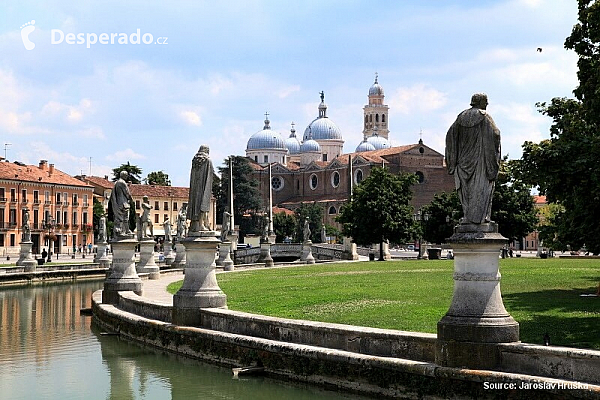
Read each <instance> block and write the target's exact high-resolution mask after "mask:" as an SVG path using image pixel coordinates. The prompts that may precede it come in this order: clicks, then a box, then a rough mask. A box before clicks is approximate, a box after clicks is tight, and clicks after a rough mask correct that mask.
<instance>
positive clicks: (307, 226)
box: [302, 217, 310, 242]
mask: <svg viewBox="0 0 600 400" xmlns="http://www.w3.org/2000/svg"><path fill="white" fill-rule="evenodd" d="M302 234H303V236H304V241H305V242H308V241H310V222H309V220H308V217H307V218H306V219H305V220H304V229H303V230H302Z"/></svg>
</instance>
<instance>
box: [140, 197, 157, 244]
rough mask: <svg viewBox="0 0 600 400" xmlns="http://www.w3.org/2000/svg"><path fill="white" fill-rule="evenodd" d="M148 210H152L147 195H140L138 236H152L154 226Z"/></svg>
mask: <svg viewBox="0 0 600 400" xmlns="http://www.w3.org/2000/svg"><path fill="white" fill-rule="evenodd" d="M150 210H152V206H151V205H150V200H149V199H148V196H144V197H142V215H140V233H139V234H138V236H140V238H148V237H154V227H153V225H152V221H151V220H150ZM148 229H150V235H148Z"/></svg>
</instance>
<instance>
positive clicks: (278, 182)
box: [271, 176, 283, 190]
mask: <svg viewBox="0 0 600 400" xmlns="http://www.w3.org/2000/svg"><path fill="white" fill-rule="evenodd" d="M271 187H272V188H273V190H281V189H282V188H283V179H281V177H279V176H274V177H273V178H271Z"/></svg>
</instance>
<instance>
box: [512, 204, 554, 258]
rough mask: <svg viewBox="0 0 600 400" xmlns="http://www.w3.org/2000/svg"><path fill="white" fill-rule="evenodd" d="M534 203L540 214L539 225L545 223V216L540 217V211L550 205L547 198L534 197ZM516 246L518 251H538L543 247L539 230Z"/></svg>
mask: <svg viewBox="0 0 600 400" xmlns="http://www.w3.org/2000/svg"><path fill="white" fill-rule="evenodd" d="M533 201H534V207H535V209H536V211H537V212H538V218H539V223H543V222H544V220H543V216H542V215H540V210H541V209H542V208H543V207H546V206H547V205H548V201H547V200H546V196H533ZM539 223H538V224H539ZM514 245H515V246H514V247H515V248H516V249H517V250H525V251H538V250H539V249H540V246H541V241H540V232H539V231H538V230H537V229H535V230H534V231H533V232H531V233H529V234H528V235H527V236H525V237H524V238H522V239H521V240H520V241H519V242H517V243H515V244H514Z"/></svg>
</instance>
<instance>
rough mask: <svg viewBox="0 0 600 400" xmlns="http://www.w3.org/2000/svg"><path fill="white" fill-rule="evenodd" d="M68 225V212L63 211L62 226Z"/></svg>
mask: <svg viewBox="0 0 600 400" xmlns="http://www.w3.org/2000/svg"><path fill="white" fill-rule="evenodd" d="M68 223H69V213H68V211H64V212H63V224H68Z"/></svg>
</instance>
